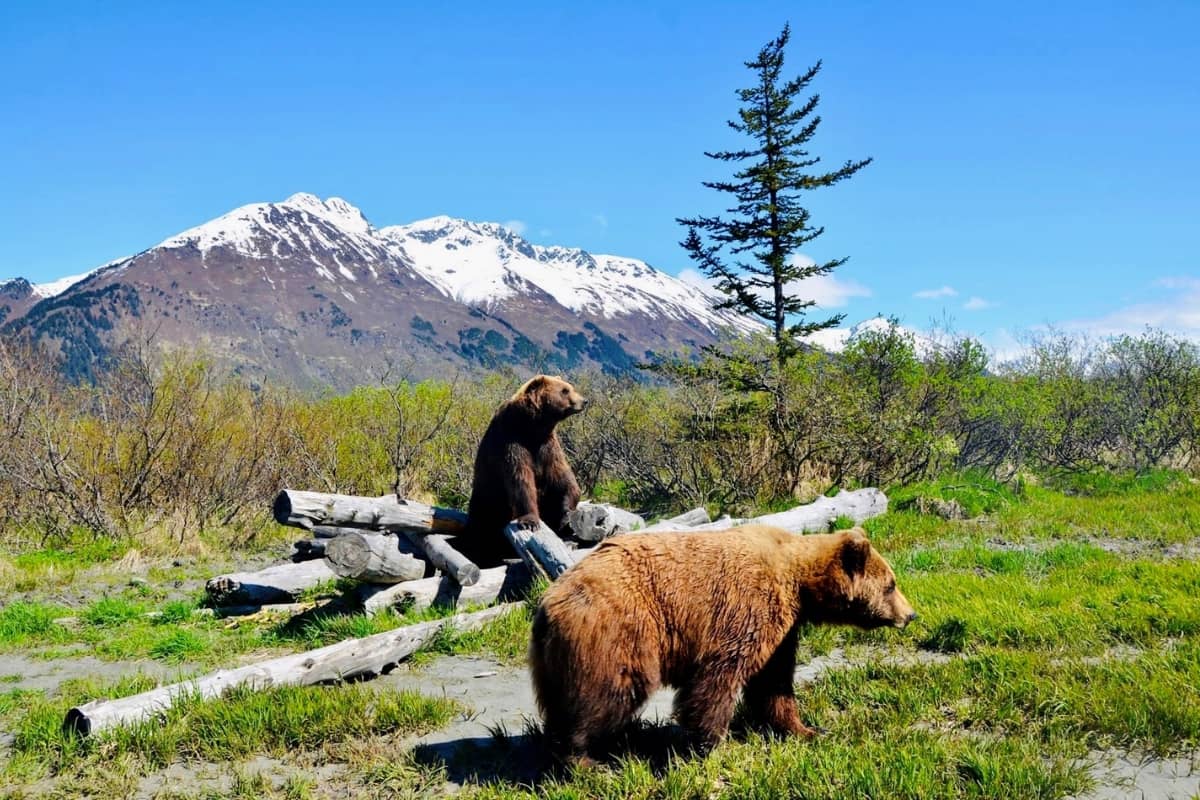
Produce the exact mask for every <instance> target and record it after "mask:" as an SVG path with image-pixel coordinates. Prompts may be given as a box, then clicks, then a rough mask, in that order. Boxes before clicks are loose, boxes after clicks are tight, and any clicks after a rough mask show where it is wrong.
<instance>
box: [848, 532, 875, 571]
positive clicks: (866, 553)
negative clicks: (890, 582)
mask: <svg viewBox="0 0 1200 800" xmlns="http://www.w3.org/2000/svg"><path fill="white" fill-rule="evenodd" d="M870 557H871V542H870V541H868V540H867V537H866V536H863V533H862V531H857V530H856V531H851V532H849V533H847V534H846V538H845V539H844V540H843V541H842V569H844V570H846V574H847V575H849V576H850V577H851V578H857V577H859V576H861V575H863V574H865V573H866V571H867V560H868V559H869V558H870Z"/></svg>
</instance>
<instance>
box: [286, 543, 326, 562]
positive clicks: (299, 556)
mask: <svg viewBox="0 0 1200 800" xmlns="http://www.w3.org/2000/svg"><path fill="white" fill-rule="evenodd" d="M290 557H291V559H292V561H312V560H313V559H314V558H324V557H325V540H324V539H301V540H300V541H298V542H296V543H295V544H293V545H292V554H291V556H290Z"/></svg>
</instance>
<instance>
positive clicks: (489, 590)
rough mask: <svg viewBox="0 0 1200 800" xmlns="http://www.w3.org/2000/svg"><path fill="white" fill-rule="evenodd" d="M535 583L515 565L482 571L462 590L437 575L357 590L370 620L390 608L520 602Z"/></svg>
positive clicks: (524, 569)
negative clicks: (503, 601)
mask: <svg viewBox="0 0 1200 800" xmlns="http://www.w3.org/2000/svg"><path fill="white" fill-rule="evenodd" d="M532 580H533V578H532V576H531V574H530V572H529V567H528V566H526V565H525V564H524V563H512V564H506V565H504V566H502V567H492V568H490V569H485V570H480V572H479V579H478V580H477V581H476V582H475V583H473V584H471V585H470V586H463V585H462V584H460V583H459V582H458V581H456V580H454V579H453V578H451V577H449V576H447V575H437V576H435V577H432V578H423V579H422V580H419V581H406V582H404V583H397V584H394V585H392V586H375V585H372V584H365V583H364V584H362V585H360V586H358V587H357V588H356V589H355V596H356V597H357V598H358V601H359V603H361V604H362V608H363V611H364V612H365V613H366V614H368V615H370V616H373V615H375V614H378V613H379V612H380V611H384V610H386V609H389V608H403V609H405V610H421V609H425V608H429V607H430V606H444V607H448V608H462V607H463V606H466V605H470V604H475V605H486V604H488V603H494V602H495V601H497V600H516V599H519V598H520V597H522V596H523V595H524V593H525V591H526V590H527V589H528V588H529V585H530V583H531V582H532Z"/></svg>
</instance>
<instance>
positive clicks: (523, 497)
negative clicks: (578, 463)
mask: <svg viewBox="0 0 1200 800" xmlns="http://www.w3.org/2000/svg"><path fill="white" fill-rule="evenodd" d="M587 402H588V401H587V400H586V399H585V398H584V397H583V396H582V395H580V394H579V392H577V391H576V390H575V387H574V386H572V385H571V384H569V383H567V382H566V381H564V380H563V379H562V378H560V377H555V376H550V375H538V376H536V377H534V378H532V379H531V380H529V381H528V382H526V383H525V385H524V386H522V387H521V388H520V389H518V390H517V393H516V394H514V395H513V396H512V397H511V398H510V399H508V400H506V401H505V402H504V403H503V404H502V405H501V406H500V408H499V410H497V411H496V414H495V416H494V417H492V422H491V424H490V425H488V428H487V431H486V432H485V433H484V434H483V440H482V441H481V442H480V443H479V450H478V451H477V452H476V454H475V476H474V479H473V482H472V486H471V502H470V505H469V506H468V508H467V528H466V531H465V532H464V533H463V534H461V535H460V536H458V537H456V545H457V546H459V549H460V550H461V551H462V552H463V554H464V555H466V556H467V557H468V558H470V559H471V560H472V561H474V562H475V563H476V564H481V565H484V566H492V565H495V564H499V563H500V562H501V561H502V560H503V559H504V558H506V557H511V556H513V555H515V553H514V552H513V549H512V545H510V544H509V543H508V540H507V539H506V538H505V536H504V528H505V526H506V525H508V523H510V522H512V521H513V520H518V521H520V522H521V523H522V525H524V526H525V527H528V528H531V529H532V528H536V527H537V526H538V520H541V521H542V522H544V523H546V524H547V525H548V526H550V527H551V528H553V529H554V530H555V531H559V530H560V529H561V528H562V527H563V521H564V519H565V518H566V514H567V512H568V511H570V510H572V509H573V508H575V506H576V505H577V504H578V503H579V484H578V483H576V481H575V474H574V473H573V472H571V465H570V464H568V463H567V457H566V454H564V453H563V449H562V445H561V444H559V441H558V434H557V433H556V432H555V430H554V428H555V426H556V425H558V423H559V422H562V421H563V420H564V419H566V418H567V417H569V416H571V415H573V414H578V413H579V412H580V411H583V410H584V408H586V407H587Z"/></svg>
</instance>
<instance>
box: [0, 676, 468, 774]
mask: <svg viewBox="0 0 1200 800" xmlns="http://www.w3.org/2000/svg"><path fill="white" fill-rule="evenodd" d="M153 685H154V681H152V680H151V679H149V678H146V677H143V676H139V677H134V678H129V679H126V680H123V681H119V682H117V683H116V684H110V685H101V684H96V683H95V682H92V681H72V682H69V683H67V684H64V686H63V687H62V688H61V691H60V693H59V694H58V695H57V696H56V697H54V698H46V697H40V698H37V699H35V700H34V701H33V702H31V703H27V704H26V706H25V708H24V711H23V713H21V714H20V715H19V718H17V719H16V720H15V724H14V725H13V730H14V733H15V739H14V743H13V748H12V750H13V752H12V760H11V763H10V765H9V766H8V767H7V768H6V770H5V774H7V775H8V776H9V777H10V778H11V777H25V778H28V777H33V776H38V775H42V774H46V773H49V774H56V773H61V772H64V771H66V770H76V769H80V768H83V767H86V766H88V765H92V766H95V765H99V764H102V763H105V762H111V761H115V760H122V759H133V760H134V761H136V762H137V765H138V769H139V770H140V771H143V772H144V771H148V770H152V769H156V768H161V767H164V766H166V765H168V764H170V763H172V762H174V761H177V760H180V759H183V760H193V761H209V762H223V761H229V760H233V759H237V758H241V757H245V756H249V755H254V754H268V755H272V756H276V757H283V756H286V755H288V754H289V753H292V752H294V751H297V750H304V749H313V748H318V747H323V746H327V745H331V744H335V743H337V742H342V741H346V740H348V739H353V738H363V737H371V736H384V735H390V734H414V733H420V732H423V731H427V730H432V729H434V728H436V727H438V726H440V725H444V724H445V723H446V722H448V721H449V719H450V718H451V716H453V715H454V714H455V713H457V712H458V711H460V707H459V706H458V705H457V704H456V703H454V702H453V701H450V700H447V699H438V698H427V697H423V696H421V695H419V694H416V693H414V692H395V691H390V690H386V689H379V690H376V689H374V688H373V687H371V686H368V685H365V684H344V685H339V686H332V687H328V686H283V687H275V688H271V689H266V690H261V691H255V690H250V689H246V688H237V689H234V690H232V691H230V692H229V693H227V694H226V695H225V696H224V697H223V698H221V699H218V700H200V699H198V698H194V697H192V698H183V699H181V700H180V701H179V702H177V703H176V704H175V705H174V706H172V707H171V708H170V709H169V710H167V711H166V712H165V714H164V715H163V718H162V719H161V720H150V721H147V722H143V723H138V724H135V725H132V726H128V727H121V728H115V729H112V730H109V731H105V732H102V733H101V734H99V735H96V736H93V737H89V738H86V739H82V738H79V737H78V736H76V735H74V734H73V733H70V732H66V731H64V730H63V729H62V721H63V719H64V718H65V715H66V711H67V709H68V708H70V707H71V706H72V705H75V704H76V703H79V702H83V701H84V700H90V699H94V698H96V697H122V696H126V695H129V694H136V693H137V692H140V691H145V690H146V689H148V688H150V687H152V686H153Z"/></svg>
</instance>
